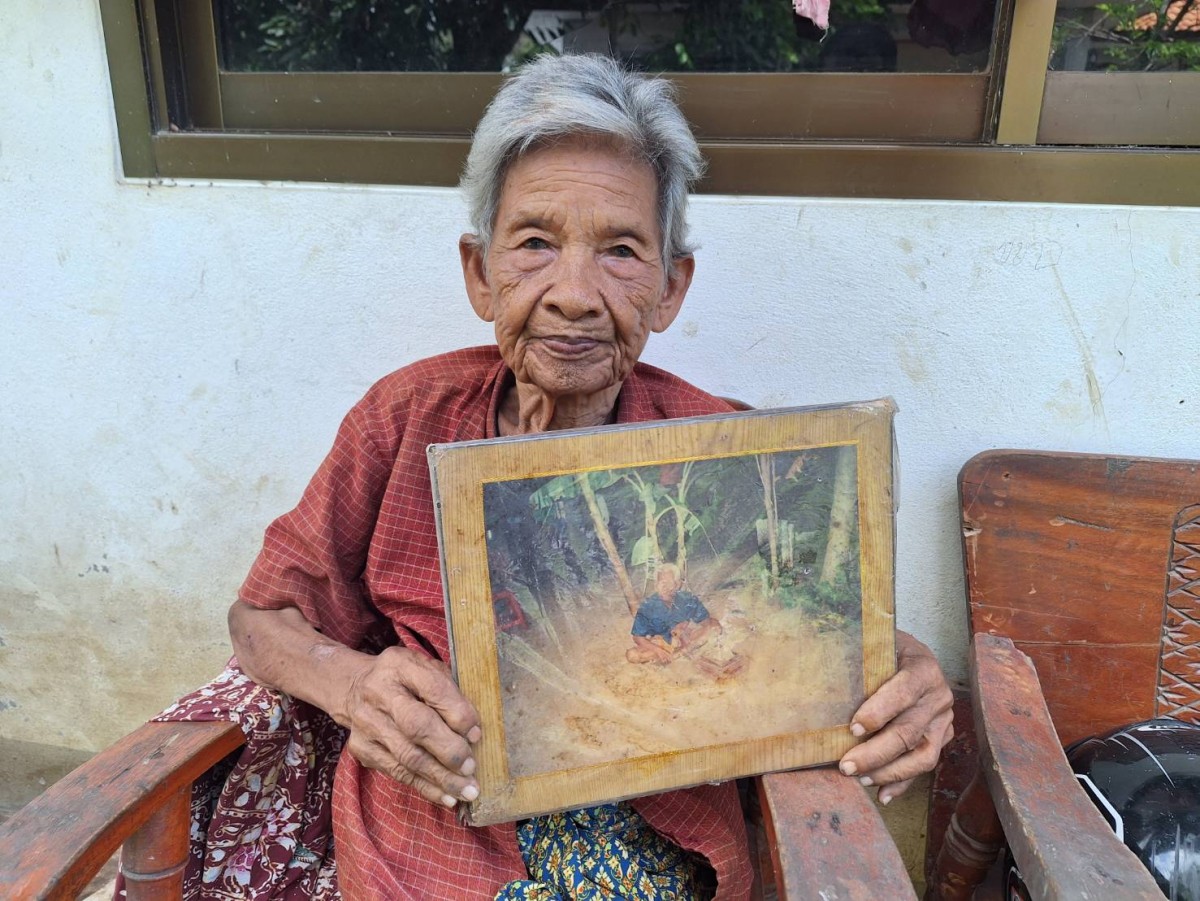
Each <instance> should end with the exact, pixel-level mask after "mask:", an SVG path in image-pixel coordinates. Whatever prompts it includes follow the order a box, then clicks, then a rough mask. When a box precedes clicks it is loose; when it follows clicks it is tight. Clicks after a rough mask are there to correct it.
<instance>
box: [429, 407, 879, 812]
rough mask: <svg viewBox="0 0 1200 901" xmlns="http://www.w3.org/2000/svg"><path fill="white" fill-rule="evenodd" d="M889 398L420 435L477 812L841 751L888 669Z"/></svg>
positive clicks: (583, 798)
mask: <svg viewBox="0 0 1200 901" xmlns="http://www.w3.org/2000/svg"><path fill="white" fill-rule="evenodd" d="M894 412H895V407H894V404H893V403H892V402H891V401H890V400H882V401H873V402H869V403H856V404H846V405H839V406H828V407H814V408H795V409H786V410H764V411H751V412H746V413H731V414H723V415H717V416H707V417H701V418H696V419H685V420H673V421H668V422H662V423H652V424H644V425H624V426H612V427H607V428H603V429H592V430H577V431H570V432H552V433H548V434H544V435H537V436H531V437H522V438H506V439H498V440H492V441H473V442H464V443H460V444H446V445H432V446H430V448H429V464H430V470H431V472H432V475H433V485H434V497H435V500H436V503H437V509H438V539H439V542H440V546H441V551H442V567H443V578H444V584H445V588H446V612H447V618H448V620H449V626H450V638H451V647H452V656H453V668H454V672H455V676H456V678H457V680H458V684H459V686H460V688H461V690H462V692H463V694H464V695H465V696H466V697H467V698H469V699H470V700H471V702H472V703H474V704H475V706H476V708H477V709H478V711H479V714H480V716H481V718H482V720H483V739H482V741H481V742H480V744H479V746H478V748H477V763H478V769H477V778H478V780H479V785H480V797H479V798H478V799H477V800H476V801H475V802H474V803H472V804H471V805H470V807H469V809H468V810H467V811H466V813H465V815H466V817H467V819H468V821H469V822H471V823H474V824H477V825H487V824H490V823H497V822H504V821H508V820H515V819H520V818H523V817H528V816H532V815H534V814H539V813H547V812H550V811H555V810H563V809H568V808H572V807H580V806H585V805H588V804H599V803H605V802H609V801H615V800H618V799H622V798H629V797H635V796H638V795H644V794H648V793H651V792H658V791H664V790H667V789H672V788H679V787H683V786H688V785H696V784H699V783H703V782H717V781H722V780H726V779H732V778H734V777H738V776H746V775H751V774H756V773H763V772H769V771H774V770H784V769H792V768H795V767H802V766H809V765H813V764H820V763H827V762H830V761H833V760H836V759H837V758H838V757H840V756H841V755H842V754H843V753H845V751H847V750H848V749H849V748H850V747H851V746H852V745H853V744H854V743H855V741H856V739H855V738H854V737H853V736H852V735H851V734H850V730H849V721H850V717H851V715H852V714H853V712H854V711H855V709H857V707H858V705H859V704H860V703H861V702H862V701H863V699H864V698H865V697H866V696H867V695H868V694H870V693H871V692H873V691H874V690H875V689H876V688H877V687H878V686H879V685H880V684H881V683H882V682H883V681H884V680H886V679H887V678H888V677H889V676H890V675H891V674H892V673H893V672H894V669H895V650H894V649H895V631H894V622H893V570H894V526H893V523H894V507H893V487H892V467H893V432H892V419H893V415H894Z"/></svg>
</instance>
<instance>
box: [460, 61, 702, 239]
mask: <svg viewBox="0 0 1200 901" xmlns="http://www.w3.org/2000/svg"><path fill="white" fill-rule="evenodd" d="M570 135H598V136H601V137H610V138H614V139H616V140H617V141H618V142H620V143H621V144H622V145H623V146H624V147H626V148H628V150H629V151H630V152H631V153H632V154H633V155H634V157H635V158H637V159H641V160H644V161H645V162H646V163H648V164H649V166H650V168H651V169H653V170H654V174H655V176H656V177H657V180H658V223H659V228H660V230H661V232H662V242H663V243H662V254H663V260H664V261H668V262H673V261H674V260H677V259H679V258H680V257H684V256H687V255H688V254H689V253H691V252H692V249H693V248H692V246H691V245H690V244H689V243H688V234H687V231H688V227H687V199H688V192H689V191H690V190H691V187H692V185H694V184H695V183H696V181H697V180H699V178H700V176H701V175H702V174H703V172H704V161H703V159H702V158H701V156H700V148H699V147H698V146H697V145H696V139H695V138H694V137H693V136H692V131H691V129H690V128H688V124H687V120H686V119H684V117H683V113H681V112H680V111H679V107H678V106H677V105H676V103H675V89H674V85H672V84H671V83H670V82H668V81H666V80H665V79H661V78H650V77H647V76H644V75H638V74H635V73H633V72H629V71H627V70H626V69H624V68H623V67H622V66H621V65H620V63H617V62H615V61H614V60H612V59H610V58H609V57H607V56H599V55H595V54H579V55H568V56H549V55H547V56H542V57H539V58H538V59H536V60H534V61H533V62H531V63H529V64H527V65H525V66H524V67H522V68H521V70H520V71H519V72H518V73H517V74H516V75H514V76H513V77H512V78H510V79H509V80H508V81H506V82H505V84H504V86H503V87H501V88H500V90H499V92H498V93H497V94H496V97H495V99H494V100H492V102H491V104H490V105H489V106H488V108H487V112H486V113H484V115H483V119H481V120H480V122H479V127H478V128H477V129H476V130H475V138H474V140H473V141H472V142H471V153H470V155H469V156H468V157H467V166H466V169H465V170H464V172H463V177H462V181H461V182H460V183H459V187H460V188H461V189H462V191H463V193H464V194H465V195H466V200H467V205H468V208H469V210H470V215H471V225H472V227H473V228H474V229H475V233H476V235H478V237H479V241H480V243H481V244H482V245H483V247H484V249H485V250H486V249H487V247H488V245H489V244H490V242H491V238H492V227H493V225H494V224H495V221H496V213H497V211H498V209H499V206H500V189H501V187H502V186H503V184H504V176H505V173H506V172H507V171H508V167H509V166H510V165H512V163H513V161H514V160H516V159H517V157H519V156H520V155H521V154H523V153H525V152H527V151H528V150H530V149H531V148H533V147H536V146H540V145H541V144H544V143H545V142H547V141H553V140H555V139H557V138H564V137H567V136H570Z"/></svg>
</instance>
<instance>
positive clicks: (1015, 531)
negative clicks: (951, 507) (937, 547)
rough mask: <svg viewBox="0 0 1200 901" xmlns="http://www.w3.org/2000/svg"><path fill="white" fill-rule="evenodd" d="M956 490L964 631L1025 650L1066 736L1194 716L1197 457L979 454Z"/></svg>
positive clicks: (1199, 613) (1199, 521)
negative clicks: (967, 623)
mask: <svg viewBox="0 0 1200 901" xmlns="http://www.w3.org/2000/svg"><path fill="white" fill-rule="evenodd" d="M959 490H960V496H961V502H962V525H963V554H964V564H965V570H966V579H967V599H968V603H969V605H970V618H971V631H972V633H976V632H985V633H991V634H997V635H1003V636H1006V637H1008V638H1011V639H1012V640H1013V642H1014V643H1015V644H1016V646H1017V647H1018V648H1019V649H1020V650H1021V651H1024V652H1025V653H1026V654H1028V655H1029V657H1030V658H1032V660H1033V663H1034V666H1035V668H1036V669H1037V672H1038V677H1039V679H1040V681H1041V684H1042V691H1043V694H1044V696H1045V699H1046V706H1047V707H1048V708H1049V710H1050V714H1051V716H1052V717H1053V720H1054V725H1055V728H1056V730H1057V731H1058V735H1059V738H1060V740H1061V741H1062V742H1063V743H1064V744H1066V743H1068V742H1071V741H1074V740H1076V739H1078V738H1082V737H1085V736H1088V735H1092V734H1095V733H1097V732H1100V731H1104V730H1106V729H1109V728H1112V727H1114V726H1119V725H1122V724H1124V723H1129V722H1132V721H1135V720H1140V719H1147V718H1149V717H1152V716H1159V715H1161V716H1172V717H1175V718H1177V719H1182V720H1186V721H1190V722H1200V462H1197V461H1187V460H1153V459H1145V458H1132V457H1109V456H1100V455H1087V454H1065V453H1044V452H1033V451H989V452H986V453H983V454H980V455H978V456H976V457H975V458H973V459H972V460H971V461H970V462H968V463H967V465H966V466H965V467H964V468H963V470H962V475H961V477H960V481H959Z"/></svg>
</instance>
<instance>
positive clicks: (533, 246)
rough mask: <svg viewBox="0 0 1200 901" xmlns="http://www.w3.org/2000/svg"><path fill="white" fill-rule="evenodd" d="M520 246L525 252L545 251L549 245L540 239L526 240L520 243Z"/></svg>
mask: <svg viewBox="0 0 1200 901" xmlns="http://www.w3.org/2000/svg"><path fill="white" fill-rule="evenodd" d="M521 246H522V247H524V248H525V249H526V250H545V249H546V248H547V247H549V246H550V245H549V244H547V243H546V242H545V241H544V240H542V239H541V238H526V239H525V240H524V241H523V242H521Z"/></svg>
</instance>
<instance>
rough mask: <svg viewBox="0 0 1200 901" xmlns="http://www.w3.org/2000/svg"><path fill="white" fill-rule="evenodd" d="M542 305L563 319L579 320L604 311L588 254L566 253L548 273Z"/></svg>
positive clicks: (594, 267)
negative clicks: (551, 309) (547, 283)
mask: <svg viewBox="0 0 1200 901" xmlns="http://www.w3.org/2000/svg"><path fill="white" fill-rule="evenodd" d="M550 278H551V281H550V286H549V288H548V289H547V290H546V293H545V294H544V295H543V301H544V302H545V303H546V304H547V305H548V306H550V307H553V308H554V309H556V310H557V311H558V312H559V313H561V314H562V315H563V316H564V317H566V318H567V319H581V318H583V317H585V316H591V315H596V314H598V313H599V312H600V311H601V310H602V309H604V302H603V300H602V299H601V297H600V287H599V286H600V271H599V267H598V266H597V264H596V261H595V258H594V257H593V255H592V254H590V253H584V252H579V251H566V252H564V253H562V254H560V255H559V257H558V259H557V260H556V261H555V264H554V266H553V268H552V270H551V272H550Z"/></svg>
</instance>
